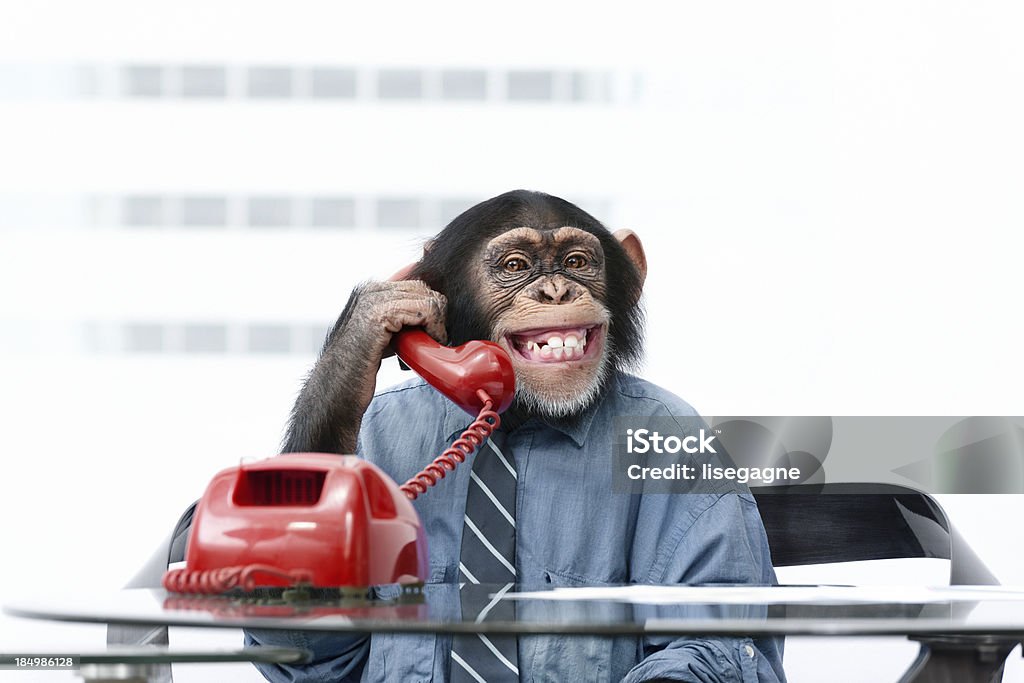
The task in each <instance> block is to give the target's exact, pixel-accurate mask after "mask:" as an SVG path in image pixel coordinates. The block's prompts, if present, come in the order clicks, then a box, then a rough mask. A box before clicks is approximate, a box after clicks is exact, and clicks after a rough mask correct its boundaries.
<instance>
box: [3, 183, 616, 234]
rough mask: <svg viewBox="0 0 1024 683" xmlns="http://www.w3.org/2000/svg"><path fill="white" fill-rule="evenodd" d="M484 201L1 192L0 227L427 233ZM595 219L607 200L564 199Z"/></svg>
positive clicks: (605, 214) (603, 216)
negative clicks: (575, 204) (250, 229)
mask: <svg viewBox="0 0 1024 683" xmlns="http://www.w3.org/2000/svg"><path fill="white" fill-rule="evenodd" d="M481 199H483V197H469V196H464V197H458V196H444V195H441V196H437V195H425V196H424V195H420V196H416V195H391V194H388V195H383V196H381V195H348V194H324V195H289V194H284V193H267V194H248V195H247V194H234V193H232V194H222V193H215V192H204V193H188V194H183V193H149V192H147V193H128V194H113V195H106V194H104V195H50V194H46V195H36V194H0V229H16V230H18V229H21V230H29V229H53V228H66V227H79V226H92V227H112V226H114V227H116V226H120V227H126V228H164V227H166V228H226V227H243V228H254V229H261V228H268V229H273V228H312V229H364V228H370V229H386V230H390V229H396V230H402V229H406V230H424V229H426V230H430V231H434V230H437V229H439V228H440V227H441V226H444V225H447V224H448V222H449V221H451V220H452V219H453V218H455V217H456V216H458V215H459V214H460V213H462V212H463V211H465V210H466V209H468V208H470V207H471V206H473V205H474V204H476V203H477V202H479V201H481ZM567 199H569V200H570V201H574V202H576V203H577V204H578V205H579V206H582V207H584V208H585V209H586V210H587V211H588V212H590V213H591V214H593V215H594V216H595V217H597V218H598V220H603V221H607V220H608V219H609V218H610V209H611V206H612V203H611V201H610V200H609V199H608V198H601V199H598V198H585V197H567Z"/></svg>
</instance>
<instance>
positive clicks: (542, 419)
mask: <svg viewBox="0 0 1024 683" xmlns="http://www.w3.org/2000/svg"><path fill="white" fill-rule="evenodd" d="M646 270H647V264H646V259H645V256H644V251H643V247H642V246H641V244H640V240H639V239H638V238H637V237H636V235H635V234H633V233H632V232H630V231H628V230H622V231H619V232H616V233H614V234H613V233H612V232H610V231H609V230H608V229H606V228H605V227H604V226H603V225H602V224H601V222H600V221H598V220H597V219H596V218H594V217H593V216H591V215H590V214H588V213H587V212H585V211H583V210H582V209H580V208H579V207H577V206H575V205H573V204H571V203H570V202H567V201H565V200H563V199H559V198H558V197H553V196H550V195H547V194H542V193H539V192H530V191H525V190H517V191H513V192H507V193H505V194H502V195H499V196H497V197H494V198H492V199H489V200H487V201H484V202H482V203H480V204H477V205H476V206H474V207H472V208H470V209H468V210H467V211H466V212H465V213H463V214H461V215H460V216H458V217H457V218H455V219H454V220H453V221H452V222H451V223H450V224H449V225H448V226H447V227H445V228H444V229H443V230H442V231H441V232H440V233H439V234H438V235H437V236H436V237H434V238H433V239H432V240H430V241H429V242H428V243H427V244H426V246H425V248H424V252H423V256H422V258H421V259H420V260H419V261H418V262H417V263H416V264H414V265H413V266H412V267H411V268H410V269H409V270H408V272H407V278H408V279H405V280H401V281H387V282H370V283H365V284H363V285H361V286H359V287H357V288H356V289H355V291H354V292H353V293H352V295H351V297H350V298H349V301H348V304H347V305H346V306H345V309H344V311H343V312H342V314H341V316H340V317H339V318H338V321H337V323H336V324H335V325H334V328H333V330H332V331H331V333H330V334H329V335H328V338H327V341H326V343H325V345H324V348H323V352H322V354H321V356H320V358H319V360H318V361H317V363H316V365H315V367H314V368H313V370H312V372H311V373H310V376H309V378H308V379H307V381H306V383H305V386H304V387H303V389H302V391H301V392H300V395H299V397H298V399H297V401H296V403H295V407H294V409H293V411H292V415H291V420H290V424H289V427H288V430H287V435H286V437H285V443H284V449H283V450H284V451H285V452H303V451H311V452H328V453H356V454H358V455H360V456H362V457H365V458H368V459H370V460H372V461H373V462H374V463H376V464H377V465H378V466H380V467H381V468H382V469H383V470H384V471H385V472H387V473H388V474H389V475H391V476H392V477H393V478H394V479H395V480H396V481H398V482H401V481H405V480H406V479H408V478H409V477H410V476H412V475H413V474H415V473H416V472H417V471H418V470H419V469H420V468H421V467H422V466H423V465H425V464H426V463H427V462H429V460H430V459H431V458H433V457H434V455H436V454H437V453H439V452H440V451H442V450H444V448H445V447H447V445H448V444H449V443H450V442H451V439H452V438H453V437H454V436H456V435H457V434H458V433H459V432H460V431H461V430H462V429H463V428H464V427H465V426H466V423H467V421H468V420H467V416H466V415H465V413H462V412H461V411H460V410H459V409H458V408H456V407H454V405H453V404H452V403H450V402H449V401H447V400H446V399H445V398H444V397H442V396H441V395H440V394H439V393H438V392H436V391H434V390H433V389H432V388H431V387H430V386H429V385H426V384H425V383H424V382H423V381H421V380H412V381H410V382H406V383H404V384H402V385H399V386H398V387H395V388H391V389H386V390H383V391H381V392H379V393H377V395H376V396H375V395H374V391H375V384H376V373H377V369H378V368H379V366H380V363H381V359H382V358H383V357H385V356H387V355H389V354H390V353H391V351H390V350H389V344H390V342H391V338H392V335H393V334H394V333H396V332H398V331H399V330H400V329H402V328H403V327H408V326H420V327H423V328H424V329H425V330H426V331H427V332H428V333H429V334H430V335H431V336H433V337H434V338H435V339H437V340H438V341H439V342H442V343H447V344H450V345H458V344H462V343H464V342H465V341H467V340H471V339H490V340H492V341H494V342H496V343H498V344H500V345H501V346H502V347H504V349H505V350H506V351H507V352H508V353H509V354H510V356H511V358H512V362H513V367H514V370H515V375H516V385H517V391H516V398H515V401H514V402H513V405H512V407H511V408H510V410H509V411H508V412H506V413H505V415H504V416H503V417H502V426H501V428H500V429H499V430H497V431H496V432H495V433H494V434H493V435H492V436H491V438H490V439H489V440H488V441H487V444H486V447H484V446H481V448H480V450H479V451H478V452H477V454H476V455H475V456H472V457H471V459H470V460H467V462H466V464H464V465H463V466H462V467H460V468H458V469H456V470H455V471H454V472H451V473H449V474H448V476H447V477H445V478H444V479H443V480H441V481H439V482H438V484H437V487H436V488H435V489H434V490H432V491H431V492H429V493H427V494H425V495H422V496H420V497H419V498H418V499H417V500H416V501H415V506H416V509H417V512H418V513H419V515H420V518H421V519H422V521H423V524H424V528H425V529H426V531H427V535H428V540H429V546H430V583H429V584H428V586H427V588H428V589H430V588H432V587H438V590H440V587H441V586H446V587H449V588H450V587H452V586H456V588H455V591H456V592H455V597H454V605H455V607H454V609H456V610H458V609H461V610H462V618H464V619H466V618H468V616H467V614H466V611H467V609H468V608H467V606H466V603H465V602H463V603H462V605H461V608H460V606H459V597H458V596H459V593H458V588H457V587H458V586H460V585H462V584H467V585H469V586H470V587H472V586H473V585H475V584H481V585H492V586H493V587H494V589H493V590H491V591H490V595H494V594H497V593H500V592H502V589H501V588H500V585H501V584H505V585H506V588H505V589H504V590H507V589H508V587H507V584H511V583H516V584H519V585H520V586H522V587H531V586H534V587H535V586H540V587H551V586H577V585H586V586H595V585H596V586H606V585H610V584H618V583H644V584H665V583H673V584H674V583H687V584H699V583H718V584H721V583H730V584H735V583H752V584H772V583H774V582H775V575H774V572H773V569H772V565H771V559H770V555H769V550H768V545H767V540H766V538H765V533H764V529H763V526H762V524H761V519H760V517H759V515H758V512H757V507H756V503H755V502H754V499H753V498H752V497H751V496H750V494H749V492H740V493H729V494H721V493H706V494H705V493H700V494H697V493H694V494H686V495H680V494H676V495H673V494H623V493H615V491H614V490H613V489H614V487H613V485H612V464H611V460H610V454H611V443H612V440H613V438H614V434H613V431H612V430H613V428H612V422H613V419H614V418H615V417H619V416H630V415H648V416H651V415H653V416H657V415H672V416H696V413H695V411H694V410H693V409H692V408H691V407H690V406H689V405H688V404H687V403H685V402H684V401H683V400H681V399H680V398H678V397H676V396H675V395H673V394H672V393H670V392H668V391H666V390H664V389H662V388H660V387H658V386H656V385H654V384H652V383H650V382H648V381H646V380H643V379H640V378H638V377H635V376H633V375H631V374H629V370H630V369H632V368H634V367H635V366H636V364H637V363H638V361H639V360H640V358H641V355H642V352H643V346H644V330H643V327H644V312H643V308H642V302H641V294H642V289H643V283H644V279H645V277H646ZM666 314H671V315H679V314H680V311H672V312H666ZM471 463H472V464H471ZM488 609H490V610H491V616H492V617H493V614H494V612H493V610H495V609H498V608H497V607H494V606H493V605H492V606H491V608H488ZM517 609H519V612H518V616H517V618H519V619H525V618H527V617H528V612H529V606H528V605H526V604H520V606H519V607H518V608H517ZM481 618H482V617H481ZM470 620H472V619H470ZM280 637H281V636H280V633H278V634H276V635H275V634H274V633H272V632H264V631H250V632H248V633H247V639H248V641H249V642H250V643H266V644H270V643H274V642H279V640H280ZM302 644H303V646H304V647H307V648H309V649H310V650H312V651H313V654H314V663H313V664H311V665H306V666H303V667H293V666H288V665H279V666H278V665H260V668H261V670H262V671H263V673H264V675H265V676H267V678H269V679H271V680H275V681H277V680H289V681H293V680H350V679H351V680H407V679H408V680H412V679H416V680H455V681H463V680H476V681H479V680H487V681H492V680H533V679H534V678H535V677H538V678H542V679H544V680H566V681H568V680H581V681H582V680H620V679H622V680H627V681H641V680H643V681H646V680H700V681H714V680H730V681H735V680H742V681H755V680H762V681H776V680H784V679H785V675H784V673H783V671H782V663H781V659H782V643H781V640H779V639H772V638H762V639H750V638H710V637H709V638H702V637H688V638H668V637H665V638H657V637H647V638H643V639H639V640H638V639H634V638H626V637H623V638H606V639H602V638H596V637H594V638H580V637H574V638H557V637H552V636H529V637H525V636H524V637H519V638H518V639H517V638H513V637H498V636H486V635H480V636H456V637H454V638H453V637H450V636H434V635H430V636H423V635H405V636H398V635H394V634H391V635H384V634H376V635H374V636H372V637H370V636H366V635H362V636H342V635H331V634H325V635H323V636H317V637H315V638H314V637H308V636H306V637H303V638H302Z"/></svg>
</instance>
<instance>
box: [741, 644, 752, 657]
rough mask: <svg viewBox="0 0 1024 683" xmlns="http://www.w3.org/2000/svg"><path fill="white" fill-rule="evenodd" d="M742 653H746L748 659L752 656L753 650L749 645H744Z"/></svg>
mask: <svg viewBox="0 0 1024 683" xmlns="http://www.w3.org/2000/svg"><path fill="white" fill-rule="evenodd" d="M743 651H744V652H746V653H747V656H748V657H753V656H754V648H752V647H751V646H750V645H744V646H743Z"/></svg>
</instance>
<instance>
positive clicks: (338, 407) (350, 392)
mask: <svg viewBox="0 0 1024 683" xmlns="http://www.w3.org/2000/svg"><path fill="white" fill-rule="evenodd" d="M446 306H447V301H446V299H445V297H444V295H443V294H440V293H438V292H435V291H434V290H432V289H430V288H429V287H428V286H427V285H426V284H425V283H423V282H422V281H420V280H402V281H398V282H369V283H367V284H364V285H362V286H360V287H357V288H356V289H355V291H353V292H352V296H351V297H350V298H349V301H348V304H347V305H346V306H345V310H344V311H343V312H342V314H341V317H339V318H338V322H337V323H335V325H334V329H333V330H332V331H331V333H330V335H329V336H328V338H327V343H326V344H325V346H324V350H323V353H322V354H321V356H320V359H319V360H318V361H317V364H316V366H315V367H314V368H313V371H312V372H311V373H310V375H309V379H307V380H306V384H305V386H304V387H303V388H302V392H301V393H300V394H299V398H298V399H297V400H296V402H295V407H294V408H293V409H292V416H291V422H290V424H289V428H288V434H287V436H286V437H285V444H284V448H283V449H282V450H283V452H286V453H295V452H319V453H354V452H355V447H356V436H357V435H358V433H359V425H360V423H361V422H362V417H363V413H364V412H366V408H367V406H369V405H370V400H371V399H372V398H373V391H374V389H375V387H376V383H377V382H376V380H377V370H378V369H379V368H380V361H381V359H382V358H384V357H386V356H389V355H392V353H393V352H392V351H391V350H390V349H389V344H390V343H391V337H392V335H393V334H394V333H395V332H398V331H399V330H401V329H402V328H403V327H413V326H422V327H423V328H424V329H426V331H427V333H428V334H429V335H430V336H432V337H433V338H434V339H436V340H438V341H439V342H441V343H444V342H445V341H446V340H447V333H446V331H445V326H444V313H445V307H446Z"/></svg>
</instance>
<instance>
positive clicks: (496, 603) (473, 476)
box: [451, 430, 519, 683]
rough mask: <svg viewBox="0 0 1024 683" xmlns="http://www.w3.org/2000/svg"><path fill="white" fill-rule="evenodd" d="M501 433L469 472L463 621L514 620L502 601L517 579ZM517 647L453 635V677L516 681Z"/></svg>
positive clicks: (503, 639) (509, 460)
mask: <svg viewBox="0 0 1024 683" xmlns="http://www.w3.org/2000/svg"><path fill="white" fill-rule="evenodd" d="M504 437H505V433H504V432H503V431H500V430H499V431H497V432H495V433H494V434H492V435H491V438H490V439H488V440H487V444H486V445H485V446H484V447H483V448H481V449H480V451H479V452H478V453H477V455H476V458H475V460H474V461H473V469H472V472H471V473H470V482H469V492H468V494H467V496H466V513H465V517H464V518H463V529H462V554H461V556H460V559H459V574H460V580H461V581H464V582H465V585H464V586H463V589H462V591H461V596H462V618H463V620H464V621H469V620H476V621H478V622H482V621H484V620H496V621H497V620H501V621H511V620H513V619H514V618H515V612H514V607H513V604H512V603H511V602H509V601H502V600H501V599H500V598H501V595H503V594H504V593H505V592H506V591H508V590H510V589H511V588H512V584H513V583H514V582H515V581H516V467H515V460H514V458H513V457H512V454H511V452H508V451H509V449H508V448H505V438H504ZM477 584H487V585H485V586H478V585H477ZM495 584H499V585H495ZM516 646H517V643H516V637H515V636H494V635H486V634H466V635H457V636H455V638H454V639H453V642H452V663H451V680H452V681H453V682H455V683H463V682H469V681H475V682H476V683H500V682H503V681H518V680H519V668H518V667H519V663H518V661H519V658H518V655H517V652H516Z"/></svg>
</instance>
